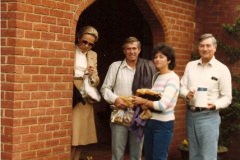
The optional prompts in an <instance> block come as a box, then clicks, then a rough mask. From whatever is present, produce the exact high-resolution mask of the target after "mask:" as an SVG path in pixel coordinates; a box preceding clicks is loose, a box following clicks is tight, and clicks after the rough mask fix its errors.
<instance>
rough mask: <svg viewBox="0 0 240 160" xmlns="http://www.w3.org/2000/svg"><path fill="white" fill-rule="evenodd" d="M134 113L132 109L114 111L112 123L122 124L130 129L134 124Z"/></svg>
mask: <svg viewBox="0 0 240 160" xmlns="http://www.w3.org/2000/svg"><path fill="white" fill-rule="evenodd" d="M133 115H134V111H133V109H131V108H128V109H126V110H123V109H113V111H112V113H111V123H115V124H120V125H123V126H127V127H129V126H130V125H131V123H132V119H133Z"/></svg>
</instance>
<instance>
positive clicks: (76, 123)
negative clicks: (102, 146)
mask: <svg viewBox="0 0 240 160" xmlns="http://www.w3.org/2000/svg"><path fill="white" fill-rule="evenodd" d="M97 40H98V32H97V30H96V29H95V28H94V27H92V26H85V27H83V28H81V30H80V32H79V33H78V34H77V43H76V54H75V65H74V66H75V67H74V85H75V87H76V88H77V90H78V91H79V92H80V93H81V94H80V95H81V96H82V98H83V99H82V101H80V102H78V103H77V104H76V105H74V107H73V120H72V124H73V125H72V150H71V159H72V160H79V158H80V154H81V150H82V148H83V146H85V145H87V144H91V143H96V142H97V136H96V128H95V122H94V111H93V101H91V100H90V99H89V98H87V97H85V94H84V89H83V88H82V83H83V78H84V76H89V79H90V82H91V85H92V86H94V87H97V85H98V84H99V77H98V72H97V54H96V52H94V51H92V50H91V48H92V47H93V46H94V44H95V43H96V42H97Z"/></svg>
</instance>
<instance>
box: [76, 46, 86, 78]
mask: <svg viewBox="0 0 240 160" xmlns="http://www.w3.org/2000/svg"><path fill="white" fill-rule="evenodd" d="M86 69H87V56H86V53H83V52H82V51H81V50H80V49H79V48H78V47H77V48H76V57H75V69H74V73H75V74H74V77H83V76H84V73H85V71H86Z"/></svg>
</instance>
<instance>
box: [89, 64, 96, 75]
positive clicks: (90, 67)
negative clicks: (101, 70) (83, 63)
mask: <svg viewBox="0 0 240 160" xmlns="http://www.w3.org/2000/svg"><path fill="white" fill-rule="evenodd" d="M95 72H96V68H95V67H93V66H89V67H88V74H89V76H91V75H93V74H94V73H95Z"/></svg>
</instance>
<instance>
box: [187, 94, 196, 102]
mask: <svg viewBox="0 0 240 160" xmlns="http://www.w3.org/2000/svg"><path fill="white" fill-rule="evenodd" d="M194 93H195V92H194V91H189V92H188V94H187V96H186V100H187V102H189V101H190V100H191V99H193V97H194Z"/></svg>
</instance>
